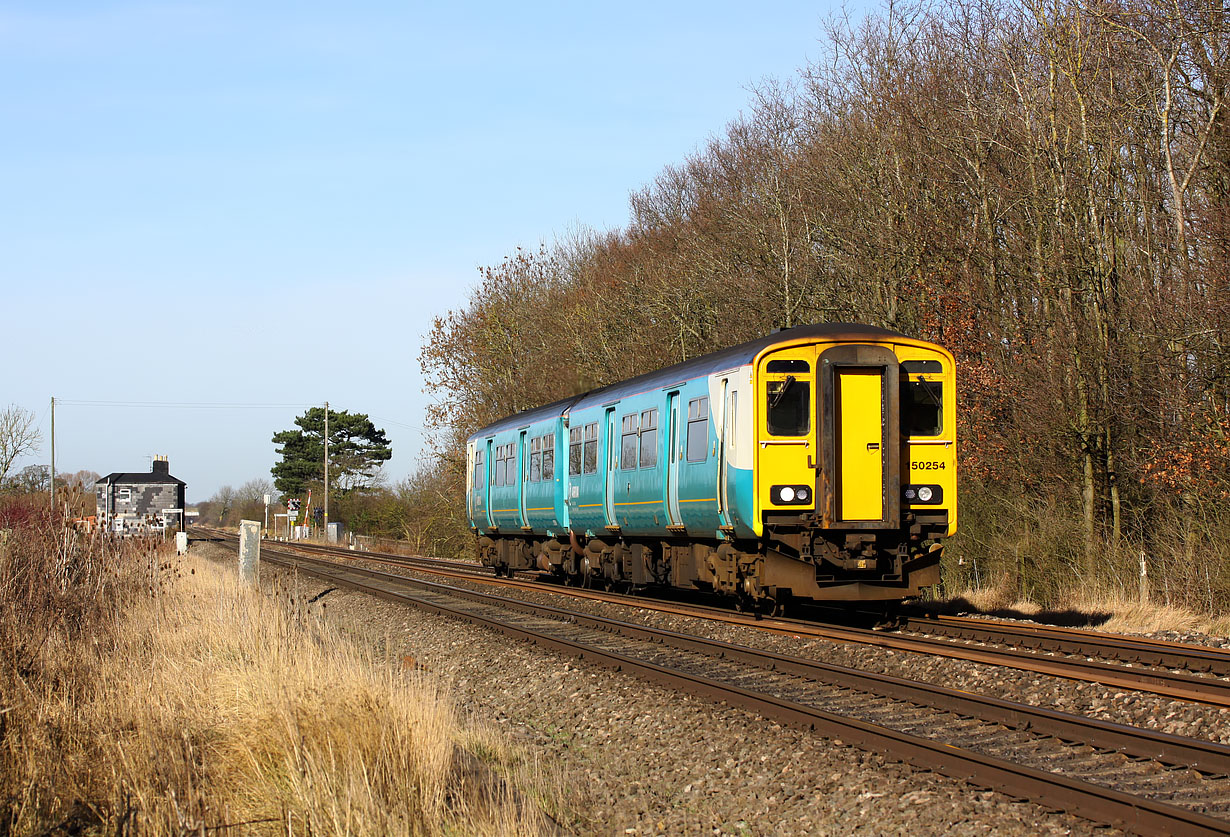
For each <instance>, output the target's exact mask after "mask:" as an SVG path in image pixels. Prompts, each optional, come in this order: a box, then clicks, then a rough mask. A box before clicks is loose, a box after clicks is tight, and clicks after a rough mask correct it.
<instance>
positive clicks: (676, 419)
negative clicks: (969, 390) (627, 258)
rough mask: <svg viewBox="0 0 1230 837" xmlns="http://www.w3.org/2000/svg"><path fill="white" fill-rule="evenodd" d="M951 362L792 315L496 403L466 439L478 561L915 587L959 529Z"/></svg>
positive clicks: (871, 331) (887, 336) (788, 592)
mask: <svg viewBox="0 0 1230 837" xmlns="http://www.w3.org/2000/svg"><path fill="white" fill-rule="evenodd" d="M955 375H956V369H955V366H954V363H953V357H952V354H950V353H949V352H948V351H947V350H945V349H943V348H942V347H940V346H937V345H935V344H933V343H928V342H925V341H922V340H915V339H912V338H910V337H906V336H905V335H902V334H898V333H896V332H893V331H888V330H885V329H881V328H874V327H870V326H862V325H853V324H827V325H811V326H800V327H797V328H791V329H786V330H783V331H778V332H776V333H774V334H771V335H769V336H767V337H764V338H761V339H759V340H754V341H752V342H750V343H744V344H742V345H739V346H735V347H733V348H730V349H726V350H724V351H720V352H714V353H713V354H708V355H704V356H703V357H698V358H696V359H695V360H689V361H686V362H684V363H680V364H676V365H675V366H669V367H667V368H665V369H660V370H658V371H656V372H650V373H649V374H646V375H641V376H639V377H636V378H632V379H630V380H627V381H623V382H621V383H617V384H612V385H611V386H608V387H604V388H602V389H598V390H594V391H592V392H587V393H585V394H583V395H579V396H575V397H572V398H568V399H565V400H563V401H557V402H555V403H553V404H548V405H546V406H544V407H539V408H537V409H532V410H526V411H524V412H521V413H518V414H517V415H514V416H510V417H508V418H505V419H501V420H500V421H497V422H495V423H494V424H491V425H489V426H488V427H484V428H483V429H482V430H479V431H478V432H477V433H475V434H474V435H472V436H471V437H470V438H469V439H468V440H467V443H466V456H467V461H468V464H469V485H468V490H467V492H466V508H467V512H468V514H469V519H470V525H471V527H472V528H473V531H474V533H475V534H476V535H477V541H478V554H479V559H480V560H481V561H482V563H483V564H485V565H487V566H491V567H495V568H496V570H497V572H503V573H505V574H507V573H508V572H510V571H511V570H517V569H531V568H538V569H541V570H544V571H551V572H554V573H556V574H559V575H562V576H565V577H566V578H567V579H570V580H572V581H574V582H579V583H584V584H593V583H611V584H614V583H618V584H627V585H632V586H648V585H666V586H672V587H680V588H689V589H700V590H711V591H714V592H717V593H722V594H728V595H731V596H734V597H737V599H738V600H739V601H740V602H741V603H744V604H754V605H756V606H758V607H764V608H773V607H775V606H776V605H779V604H781V603H784V602H785V601H786V600H787V599H789V598H791V597H793V598H802V599H813V600H825V601H860V600H861V601H881V602H891V601H895V600H901V599H905V598H909V597H911V596H916V595H918V594H919V592H920V590H921V589H922V588H924V587H927V586H929V585H933V584H936V583H937V582H938V581H939V562H940V555H941V553H942V546H941V539H942V538H944V537H946V536H948V535H952V534H953V533H954V532H955V531H956V527H957V503H956V500H957V472H956V465H957V458H956V433H955V429H956V428H955V416H956V412H955V398H954V396H955Z"/></svg>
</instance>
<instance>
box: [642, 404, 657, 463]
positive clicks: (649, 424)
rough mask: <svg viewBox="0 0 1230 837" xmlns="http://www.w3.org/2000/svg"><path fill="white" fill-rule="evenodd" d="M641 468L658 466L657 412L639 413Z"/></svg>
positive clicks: (655, 409) (653, 410)
mask: <svg viewBox="0 0 1230 837" xmlns="http://www.w3.org/2000/svg"><path fill="white" fill-rule="evenodd" d="M640 463H641V467H642V468H656V467H657V466H658V410H657V408H656V407H655V408H654V409H652V410H645V411H644V412H642V413H641V455H640Z"/></svg>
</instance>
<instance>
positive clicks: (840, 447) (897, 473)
mask: <svg viewBox="0 0 1230 837" xmlns="http://www.w3.org/2000/svg"><path fill="white" fill-rule="evenodd" d="M817 365H818V367H819V369H818V371H817V382H818V385H819V387H820V410H819V415H820V422H819V423H820V430H819V445H820V463H821V465H820V476H819V480H818V482H817V485H818V487H819V489H820V492H819V493H820V494H821V497H820V501H819V503H820V505H819V506H818V508H819V510H820V512H821V517H822V519H823V521H824V525H825V526H827V527H830V528H835V529H882V528H889V529H894V528H897V526H898V525H899V524H900V520H901V497H900V494H901V440H900V432H899V430H898V427H899V424H900V394H899V393H898V381H899V380H900V370H899V369H898V363H897V356H896V355H895V354H894V352H893V349H892V347H891V346H890V345H883V344H874V343H867V344H864V343H847V344H838V345H834V346H829V347H822V349H821V351H820V354H819V356H818V357H817Z"/></svg>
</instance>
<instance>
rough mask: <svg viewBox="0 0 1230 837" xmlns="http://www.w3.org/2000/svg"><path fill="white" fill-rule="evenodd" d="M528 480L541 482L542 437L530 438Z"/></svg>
mask: <svg viewBox="0 0 1230 837" xmlns="http://www.w3.org/2000/svg"><path fill="white" fill-rule="evenodd" d="M529 481H530V482H542V437H541V436H535V437H534V438H533V439H530V473H529Z"/></svg>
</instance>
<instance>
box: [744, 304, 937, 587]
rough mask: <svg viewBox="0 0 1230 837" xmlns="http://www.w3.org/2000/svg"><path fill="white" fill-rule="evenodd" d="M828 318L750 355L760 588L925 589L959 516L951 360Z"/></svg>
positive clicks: (932, 348)
mask: <svg viewBox="0 0 1230 837" xmlns="http://www.w3.org/2000/svg"><path fill="white" fill-rule="evenodd" d="M796 331H797V330H796ZM824 331H827V333H824ZM824 331H822V333H820V334H814V335H806V336H805V335H802V334H800V335H798V336H797V337H795V336H793V335H791V334H790V332H781V333H779V336H781V337H783V338H786V339H783V340H782V341H781V342H777V343H774V344H773V345H771V346H768V347H766V348H765V350H764V351H762V352H761V353H760V354H759V355H758V356H757V357H756V359H755V361H754V365H753V369H754V375H755V381H756V391H757V394H758V395H759V397H758V398H757V399H756V416H755V434H756V440H755V446H754V457H755V464H754V469H755V473H756V504H757V506H756V509H757V511H756V514H755V518H754V519H755V520H756V521H757V522H758V523H760V525H761V528H760V531H759V532H758V533H757V534H758V535H759V536H760V541H761V543H762V544H764V548H763V553H764V555H765V559H764V560H765V566H764V567H763V571H762V574H761V575H762V578H761V579H758V583H757V586H758V587H763V588H765V589H764V590H763V591H762V590H756V591H753V595H754V596H755V597H756V598H763V597H769V598H779V593H778V591H781V590H789V591H790V593H791V594H792V595H793V596H796V597H804V598H810V599H816V600H826V601H834V600H843V601H860V600H861V601H886V600H900V599H903V598H909V597H912V596H916V595H918V594H919V593H920V592H921V590H922V588H924V587H928V586H930V585H933V584H937V583H938V582H939V572H940V567H939V562H940V557H941V555H942V545H941V539H942V538H944V537H947V536H950V535H952V534H954V533H955V532H956V527H957V452H956V421H955V414H956V413H955V411H956V405H955V390H956V387H955V383H956V381H955V375H956V365H955V362H954V360H953V357H952V355H951V353H949V352H948V351H947V350H946V349H943V348H942V347H940V346H937V345H935V344H933V343H928V342H924V341H921V340H914V339H910V338H907V337H904V336H903V335H899V334H896V333H894V332H889V331H885V330H882V329H872V328H869V327H861V326H849V327H844V328H842V327H833V326H829V327H827V329H825V330H824Z"/></svg>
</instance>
